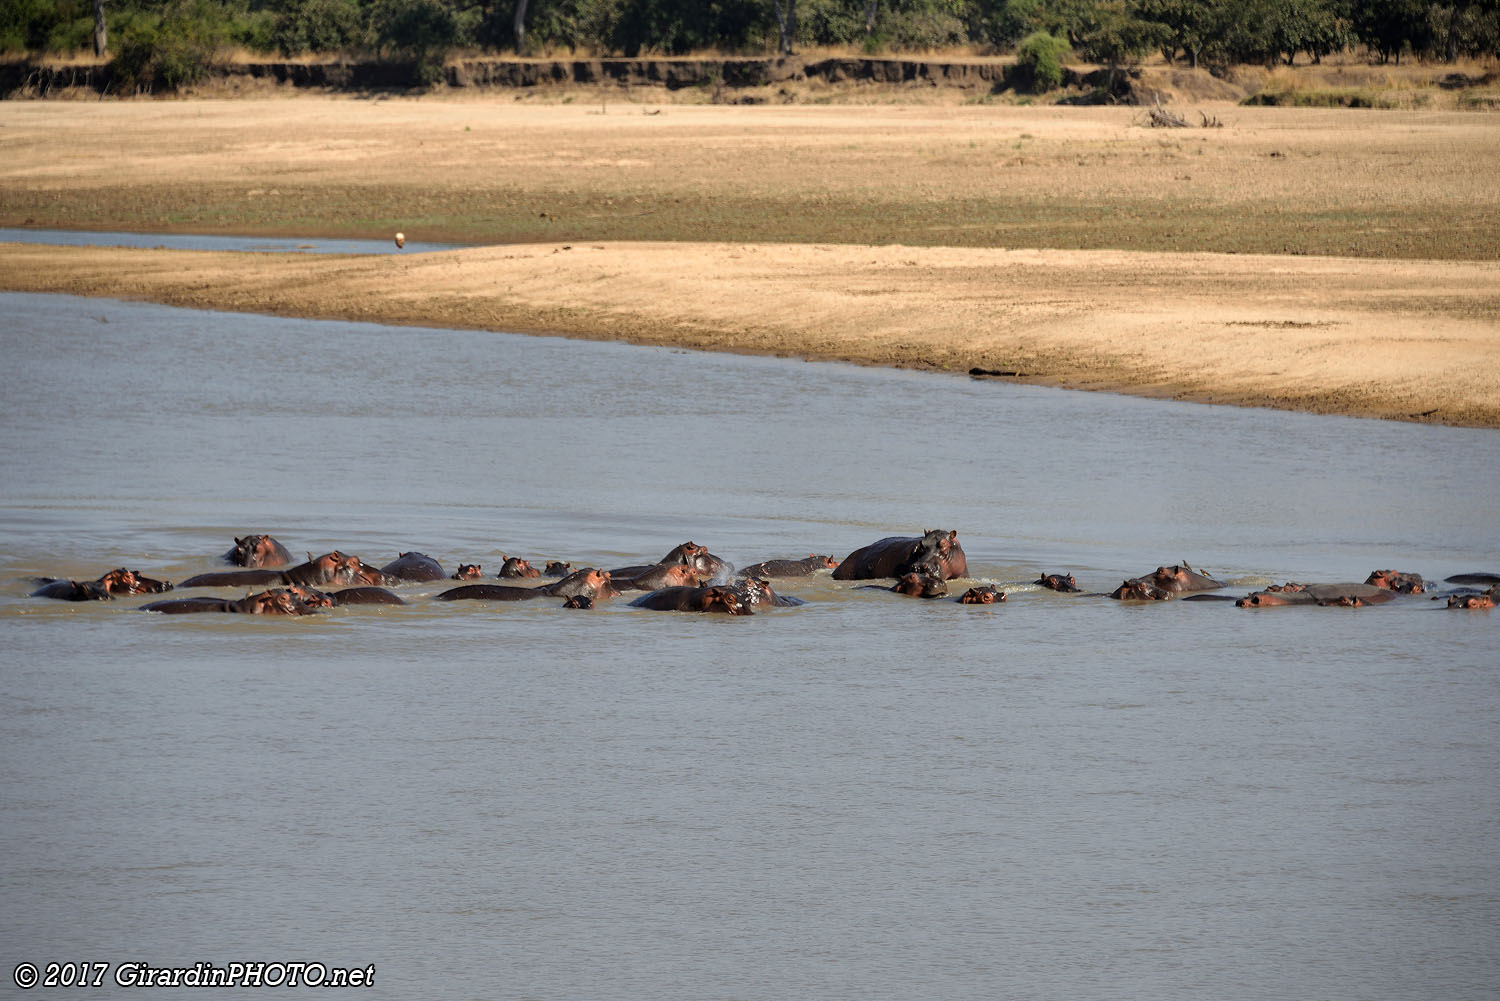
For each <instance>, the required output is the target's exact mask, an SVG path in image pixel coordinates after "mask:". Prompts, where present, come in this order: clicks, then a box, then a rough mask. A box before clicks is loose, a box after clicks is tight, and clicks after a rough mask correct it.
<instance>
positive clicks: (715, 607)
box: [703, 587, 752, 615]
mask: <svg viewBox="0 0 1500 1001" xmlns="http://www.w3.org/2000/svg"><path fill="white" fill-rule="evenodd" d="M703 610H704V611H705V612H724V613H726V614H729V615H750V614H752V611H751V608H750V606H749V605H747V604H745V603H744V602H742V601H741V600H740V596H739V595H737V594H735V593H734V591H732V590H731V589H729V588H727V587H711V588H709V589H708V590H707V591H705V592H704V593H703Z"/></svg>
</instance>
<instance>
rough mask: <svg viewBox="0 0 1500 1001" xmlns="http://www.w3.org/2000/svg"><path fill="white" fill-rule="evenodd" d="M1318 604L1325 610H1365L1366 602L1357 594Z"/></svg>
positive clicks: (1340, 596)
mask: <svg viewBox="0 0 1500 1001" xmlns="http://www.w3.org/2000/svg"><path fill="white" fill-rule="evenodd" d="M1318 604H1319V605H1322V606H1323V607H1324V608H1364V607H1365V600H1364V599H1363V598H1361V597H1360V596H1359V595H1357V594H1341V595H1339V596H1338V597H1337V598H1329V599H1327V600H1326V601H1320V602H1318Z"/></svg>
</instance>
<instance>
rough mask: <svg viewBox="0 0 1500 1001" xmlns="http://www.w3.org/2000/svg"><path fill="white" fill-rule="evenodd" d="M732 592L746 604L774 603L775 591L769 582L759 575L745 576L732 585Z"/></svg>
mask: <svg viewBox="0 0 1500 1001" xmlns="http://www.w3.org/2000/svg"><path fill="white" fill-rule="evenodd" d="M734 593H735V594H736V595H738V596H739V599H740V601H742V602H744V603H745V604H747V605H774V604H776V592H774V591H772V590H771V582H770V581H768V580H764V579H762V578H760V577H746V578H745V579H744V580H741V581H739V582H738V583H736V584H735V585H734Z"/></svg>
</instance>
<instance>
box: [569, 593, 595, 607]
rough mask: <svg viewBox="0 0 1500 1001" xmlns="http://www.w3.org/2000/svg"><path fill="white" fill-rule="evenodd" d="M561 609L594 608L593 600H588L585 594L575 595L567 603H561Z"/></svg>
mask: <svg viewBox="0 0 1500 1001" xmlns="http://www.w3.org/2000/svg"><path fill="white" fill-rule="evenodd" d="M563 607H564V608H593V607H594V599H593V598H590V597H589V596H588V595H586V594H575V595H573V597H571V598H569V599H568V600H567V601H565V602H563Z"/></svg>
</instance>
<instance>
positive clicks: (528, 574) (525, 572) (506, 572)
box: [495, 556, 542, 578]
mask: <svg viewBox="0 0 1500 1001" xmlns="http://www.w3.org/2000/svg"><path fill="white" fill-rule="evenodd" d="M504 559H505V562H504V563H502V564H501V566H500V572H499V573H497V574H495V576H496V577H521V578H532V577H540V576H541V575H542V572H541V571H540V570H538V569H537V568H536V567H534V566H532V565H531V564H530V563H528V562H527V561H525V560H523V559H521V557H519V556H506V557H505V558H504Z"/></svg>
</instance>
